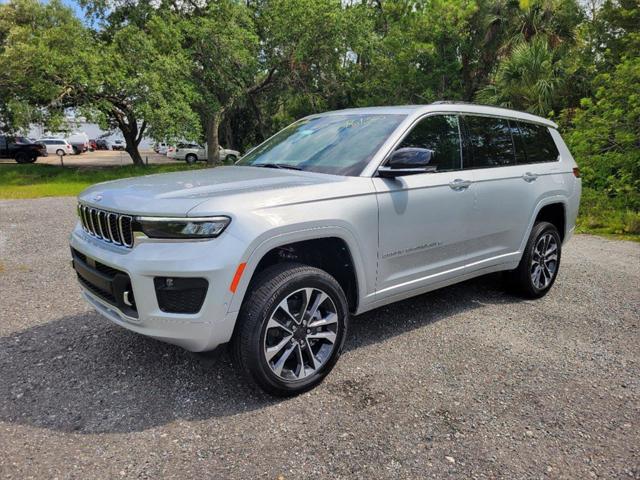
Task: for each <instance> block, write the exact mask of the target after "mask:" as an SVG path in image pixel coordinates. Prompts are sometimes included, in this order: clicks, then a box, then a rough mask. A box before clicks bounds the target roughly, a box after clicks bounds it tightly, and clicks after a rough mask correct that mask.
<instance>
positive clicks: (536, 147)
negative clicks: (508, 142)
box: [518, 122, 559, 163]
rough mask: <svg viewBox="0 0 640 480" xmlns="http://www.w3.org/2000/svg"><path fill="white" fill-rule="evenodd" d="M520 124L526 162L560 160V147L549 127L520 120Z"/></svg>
mask: <svg viewBox="0 0 640 480" xmlns="http://www.w3.org/2000/svg"><path fill="white" fill-rule="evenodd" d="M518 124H519V127H520V135H521V137H522V143H523V144H524V150H525V153H526V160H525V162H526V163H541V162H555V161H556V160H558V155H559V152H558V148H557V147H556V143H555V142H554V141H553V138H552V137H551V132H549V129H548V128H547V127H545V126H543V125H535V124H533V123H525V122H518ZM525 162H523V163H525Z"/></svg>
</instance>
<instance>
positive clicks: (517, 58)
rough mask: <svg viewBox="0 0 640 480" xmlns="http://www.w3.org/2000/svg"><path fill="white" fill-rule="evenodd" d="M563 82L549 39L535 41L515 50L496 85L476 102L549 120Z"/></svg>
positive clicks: (494, 80) (485, 88) (489, 86)
mask: <svg viewBox="0 0 640 480" xmlns="http://www.w3.org/2000/svg"><path fill="white" fill-rule="evenodd" d="M563 78H564V76H563V75H562V71H561V67H560V65H559V63H558V59H557V56H556V53H555V51H554V50H553V49H552V48H551V47H549V45H548V43H547V40H546V39H543V38H535V39H534V40H533V41H532V42H531V43H526V42H521V43H519V44H518V45H516V46H515V47H514V49H513V51H512V52H511V54H510V55H509V57H508V58H506V59H505V60H504V61H503V62H502V63H501V64H500V65H499V67H498V70H497V72H496V74H495V76H494V78H493V83H492V84H490V85H487V86H486V87H484V88H483V89H482V90H480V91H479V92H478V94H477V95H476V98H477V100H478V101H479V102H481V103H486V104H491V105H499V106H501V107H507V108H514V109H516V110H528V111H530V112H531V113H535V114H537V115H542V116H548V115H549V113H550V112H551V111H552V110H553V105H554V103H555V101H556V98H557V94H558V91H559V89H560V87H561V84H562V82H563Z"/></svg>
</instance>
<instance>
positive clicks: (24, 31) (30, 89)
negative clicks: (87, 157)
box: [0, 0, 95, 131]
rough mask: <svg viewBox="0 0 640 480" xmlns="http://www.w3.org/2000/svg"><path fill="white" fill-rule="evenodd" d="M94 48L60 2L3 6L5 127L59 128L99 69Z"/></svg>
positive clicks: (0, 69)
mask: <svg viewBox="0 0 640 480" xmlns="http://www.w3.org/2000/svg"><path fill="white" fill-rule="evenodd" d="M92 43H93V42H92V38H91V36H90V35H89V33H88V32H87V31H86V30H85V29H84V28H83V26H82V23H81V22H80V20H78V19H77V18H75V17H74V16H73V15H72V14H71V12H70V11H69V9H67V8H66V7H63V6H62V4H61V3H60V2H59V1H58V0H53V1H51V2H50V3H40V2H38V1H36V0H16V1H13V2H11V3H7V4H2V5H0V126H4V129H5V130H9V131H15V130H18V129H21V128H26V127H28V125H29V124H30V123H32V122H36V121H38V122H41V123H45V124H47V125H49V126H51V127H52V128H55V127H56V126H57V125H59V123H60V120H61V118H62V114H63V112H64V109H65V108H66V107H70V106H73V105H74V103H75V102H74V101H72V97H73V95H74V94H75V93H76V88H77V86H78V85H85V84H86V83H87V72H88V71H90V70H91V69H92V68H93V67H94V66H95V63H94V62H93V58H92V57H93V55H92V52H91V48H90V46H91V45H92ZM79 46H83V48H79ZM85 46H86V47H87V48H85Z"/></svg>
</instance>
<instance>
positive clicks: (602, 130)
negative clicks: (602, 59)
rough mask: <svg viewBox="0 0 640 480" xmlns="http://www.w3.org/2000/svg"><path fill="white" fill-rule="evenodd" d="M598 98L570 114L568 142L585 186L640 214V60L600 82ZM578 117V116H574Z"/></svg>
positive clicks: (629, 61)
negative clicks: (579, 167)
mask: <svg viewBox="0 0 640 480" xmlns="http://www.w3.org/2000/svg"><path fill="white" fill-rule="evenodd" d="M594 89H595V95H594V98H585V99H584V100H583V101H582V102H581V105H580V107H579V108H577V109H576V110H575V111H567V112H565V122H566V123H567V124H569V126H570V127H571V128H570V129H569V130H568V131H567V133H566V135H565V139H566V141H567V143H568V145H569V148H570V150H571V152H572V153H573V155H574V157H575V158H576V159H577V161H578V163H579V164H580V166H581V168H582V171H583V176H584V184H585V185H586V186H588V187H590V188H593V189H596V190H598V191H601V192H603V193H604V194H606V195H607V196H608V197H609V198H615V199H616V203H617V204H619V205H620V206H622V207H624V208H627V209H632V210H635V211H638V210H640V58H638V57H632V58H628V59H625V60H623V61H622V63H620V64H619V65H617V66H616V68H615V69H614V70H613V71H612V72H610V73H602V74H600V75H598V76H597V77H596V78H595V79H594ZM570 115H572V118H570Z"/></svg>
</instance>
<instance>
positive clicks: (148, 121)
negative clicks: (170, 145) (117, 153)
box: [76, 15, 200, 164]
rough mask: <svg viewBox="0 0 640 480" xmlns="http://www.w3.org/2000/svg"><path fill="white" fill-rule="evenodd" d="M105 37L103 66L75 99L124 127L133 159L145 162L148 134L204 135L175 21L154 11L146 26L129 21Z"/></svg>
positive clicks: (101, 41) (108, 121)
mask: <svg viewBox="0 0 640 480" xmlns="http://www.w3.org/2000/svg"><path fill="white" fill-rule="evenodd" d="M101 37H102V38H99V39H98V40H97V42H98V45H99V47H100V52H101V54H100V62H99V65H98V66H96V67H95V68H94V69H92V71H91V74H90V81H89V83H88V84H87V86H86V88H81V89H79V91H78V95H77V96H76V98H77V99H78V102H79V104H80V105H85V106H86V107H85V108H86V109H87V110H89V111H95V112H97V114H98V117H99V118H100V119H101V120H102V123H103V124H106V125H109V126H115V127H117V128H118V129H120V131H121V132H122V134H123V136H124V139H125V142H126V147H125V148H126V151H127V153H129V155H130V156H131V158H132V160H133V163H134V164H142V163H143V161H142V157H141V155H140V152H139V150H138V145H139V144H140V141H141V140H142V137H143V136H144V135H145V134H147V135H151V136H152V137H154V138H156V139H162V138H172V139H177V138H180V137H183V136H187V137H191V138H194V137H197V136H199V133H200V129H199V121H198V117H197V115H196V113H195V112H194V111H193V110H192V108H191V103H192V102H193V100H194V98H195V97H196V93H195V91H194V90H193V89H192V84H191V83H190V81H189V78H188V72H189V65H190V64H189V60H188V58H187V57H185V56H184V55H183V54H182V53H183V52H182V49H181V41H182V38H181V32H180V30H179V29H178V28H176V26H175V25H174V23H172V22H171V21H170V20H168V19H166V18H163V17H160V16H157V15H152V16H150V17H149V18H148V19H147V22H146V24H145V25H144V28H140V27H138V26H136V25H132V24H130V25H126V26H124V27H122V28H118V29H112V30H111V31H109V32H103V33H102V35H101Z"/></svg>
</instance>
